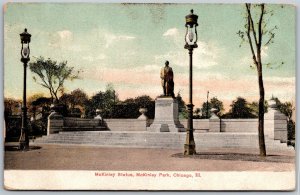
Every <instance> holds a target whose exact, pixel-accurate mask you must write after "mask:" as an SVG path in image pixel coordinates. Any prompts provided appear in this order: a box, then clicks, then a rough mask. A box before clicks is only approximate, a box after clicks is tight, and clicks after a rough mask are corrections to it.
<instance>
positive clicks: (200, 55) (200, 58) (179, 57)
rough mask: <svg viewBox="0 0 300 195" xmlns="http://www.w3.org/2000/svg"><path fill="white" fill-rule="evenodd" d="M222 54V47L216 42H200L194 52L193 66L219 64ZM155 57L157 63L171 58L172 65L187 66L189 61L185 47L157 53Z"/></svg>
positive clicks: (200, 67)
mask: <svg viewBox="0 0 300 195" xmlns="http://www.w3.org/2000/svg"><path fill="white" fill-rule="evenodd" d="M220 55H221V54H220V49H219V48H218V47H217V46H216V45H215V44H214V43H206V42H199V44H198V48H197V49H196V50H194V53H193V66H194V67H195V68H197V69H205V68H209V67H212V66H215V65H218V59H219V56H220ZM154 58H155V62H156V63H157V64H161V63H164V61H165V60H169V61H170V64H171V65H172V64H173V65H175V66H181V67H185V66H188V63H189V55H188V52H187V50H183V49H182V50H180V51H178V50H176V51H169V52H167V53H165V54H162V55H156V56H155V57H154Z"/></svg>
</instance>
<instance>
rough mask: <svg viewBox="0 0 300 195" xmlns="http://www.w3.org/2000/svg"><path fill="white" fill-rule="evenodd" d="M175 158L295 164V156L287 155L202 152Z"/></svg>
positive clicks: (175, 155)
mask: <svg viewBox="0 0 300 195" xmlns="http://www.w3.org/2000/svg"><path fill="white" fill-rule="evenodd" d="M171 157H174V158H193V159H207V160H231V161H252V162H274V163H294V162H295V158H294V157H293V156H285V155H267V156H266V157H261V156H259V155H257V154H244V153H221V152H201V153H197V154H195V155H189V156H185V155H183V154H182V153H177V154H173V155H171Z"/></svg>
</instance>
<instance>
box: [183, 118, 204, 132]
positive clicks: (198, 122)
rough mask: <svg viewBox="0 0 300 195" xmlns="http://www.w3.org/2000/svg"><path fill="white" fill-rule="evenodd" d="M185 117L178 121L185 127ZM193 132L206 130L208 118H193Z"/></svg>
mask: <svg viewBox="0 0 300 195" xmlns="http://www.w3.org/2000/svg"><path fill="white" fill-rule="evenodd" d="M187 122H188V120H187V119H181V120H180V123H181V124H183V125H184V127H185V128H186V127H187ZM193 127H194V129H195V132H207V131H208V130H209V119H193Z"/></svg>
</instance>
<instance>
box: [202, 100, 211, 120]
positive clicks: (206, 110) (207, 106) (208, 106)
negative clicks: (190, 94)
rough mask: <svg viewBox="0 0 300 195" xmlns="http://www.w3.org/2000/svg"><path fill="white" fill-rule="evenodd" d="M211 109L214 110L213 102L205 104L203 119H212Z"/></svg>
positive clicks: (203, 105) (203, 106)
mask: <svg viewBox="0 0 300 195" xmlns="http://www.w3.org/2000/svg"><path fill="white" fill-rule="evenodd" d="M211 108H212V104H211V102H203V104H202V107H201V113H202V116H201V118H206V119H207V118H210V117H211V111H210V110H211Z"/></svg>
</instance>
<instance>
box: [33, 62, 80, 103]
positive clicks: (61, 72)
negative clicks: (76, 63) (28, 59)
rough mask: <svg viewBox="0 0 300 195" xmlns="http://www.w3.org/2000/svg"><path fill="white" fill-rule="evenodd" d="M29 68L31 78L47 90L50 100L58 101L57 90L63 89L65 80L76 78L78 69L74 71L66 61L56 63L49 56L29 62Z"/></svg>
mask: <svg viewBox="0 0 300 195" xmlns="http://www.w3.org/2000/svg"><path fill="white" fill-rule="evenodd" d="M29 69H30V70H31V72H32V73H34V75H35V76H33V79H34V81H35V82H37V83H38V84H40V85H41V86H43V87H45V88H46V89H48V90H49V93H50V96H51V99H52V101H53V100H54V99H55V100H56V101H57V102H58V101H59V97H58V92H59V91H61V90H63V86H64V82H65V81H66V80H74V79H78V75H79V73H80V71H77V72H75V70H74V67H69V66H67V61H63V62H60V63H57V62H56V61H54V60H51V59H50V58H48V59H44V58H43V57H39V58H37V59H36V61H35V62H32V63H30V64H29Z"/></svg>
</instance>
